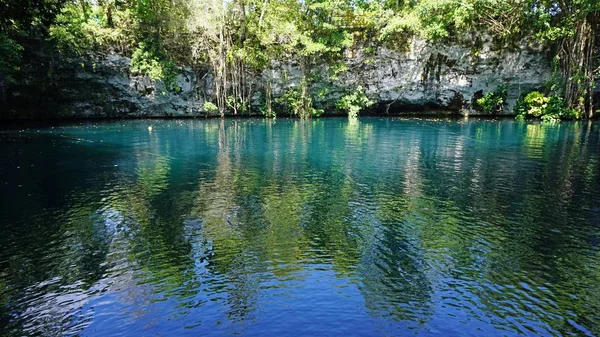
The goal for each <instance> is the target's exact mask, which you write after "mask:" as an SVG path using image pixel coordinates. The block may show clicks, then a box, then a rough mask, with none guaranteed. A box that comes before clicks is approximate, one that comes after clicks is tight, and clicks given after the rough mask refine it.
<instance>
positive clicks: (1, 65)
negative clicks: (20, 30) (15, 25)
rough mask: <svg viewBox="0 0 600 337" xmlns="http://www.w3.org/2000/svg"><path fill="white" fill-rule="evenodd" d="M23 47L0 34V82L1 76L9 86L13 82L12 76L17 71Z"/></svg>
mask: <svg viewBox="0 0 600 337" xmlns="http://www.w3.org/2000/svg"><path fill="white" fill-rule="evenodd" d="M22 53H23V47H22V46H21V45H20V44H18V43H17V42H16V41H14V40H12V39H10V38H9V37H8V36H6V35H5V34H0V55H2V56H1V57H0V81H1V80H2V76H4V80H6V81H7V82H8V83H9V84H10V83H14V82H15V78H14V74H15V73H16V72H18V71H19V69H20V65H21V59H22Z"/></svg>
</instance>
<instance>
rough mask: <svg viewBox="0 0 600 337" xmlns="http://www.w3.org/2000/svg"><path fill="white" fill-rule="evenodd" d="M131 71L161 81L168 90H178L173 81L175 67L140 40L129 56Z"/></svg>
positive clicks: (175, 73)
mask: <svg viewBox="0 0 600 337" xmlns="http://www.w3.org/2000/svg"><path fill="white" fill-rule="evenodd" d="M131 71H132V73H134V74H140V75H147V76H148V77H150V79H152V80H153V81H163V82H164V83H165V85H166V86H167V88H168V89H169V90H175V91H177V90H179V87H178V86H177V84H176V83H175V79H176V76H177V67H176V66H175V63H174V62H173V61H171V60H169V59H168V58H166V57H165V56H164V55H163V54H162V53H160V52H158V51H156V50H155V49H153V48H149V47H148V46H147V45H146V44H145V43H143V42H140V43H139V45H138V47H137V49H136V50H135V51H134V52H133V55H132V57H131Z"/></svg>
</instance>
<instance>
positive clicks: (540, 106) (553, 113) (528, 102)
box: [515, 91, 581, 121]
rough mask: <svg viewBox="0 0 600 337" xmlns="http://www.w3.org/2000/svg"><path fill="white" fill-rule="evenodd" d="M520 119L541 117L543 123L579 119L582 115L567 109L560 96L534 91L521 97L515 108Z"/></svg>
mask: <svg viewBox="0 0 600 337" xmlns="http://www.w3.org/2000/svg"><path fill="white" fill-rule="evenodd" d="M515 112H516V113H517V116H520V118H521V119H522V118H524V117H527V116H533V117H540V118H541V119H542V120H543V121H557V120H561V119H578V118H580V117H581V114H580V113H579V112H578V111H577V110H575V109H567V108H565V102H564V100H563V98H562V97H560V96H558V95H552V96H546V95H545V94H543V93H541V92H539V91H532V92H530V93H528V94H527V95H525V96H524V97H521V98H520V99H519V100H518V101H517V105H516V106H515Z"/></svg>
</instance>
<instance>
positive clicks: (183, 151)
mask: <svg viewBox="0 0 600 337" xmlns="http://www.w3.org/2000/svg"><path fill="white" fill-rule="evenodd" d="M149 126H152V129H151V130H150V129H149V128H148V127H149ZM0 187H1V197H2V203H1V205H0V336H21V335H24V336H30V335H34V336H35V335H39V336H63V335H67V336H70V335H78V336H229V335H239V336H334V335H344V336H408V335H419V336H558V335H563V336H593V335H600V123H598V122H582V123H560V124H552V125H544V124H538V123H516V122H513V121H510V120H504V121H493V120H487V121H485V120H482V121H478V120H418V119H409V120H401V119H385V118H364V119H360V120H358V121H349V120H347V119H342V118H330V119H324V120H312V121H298V120H277V121H268V120H267V121H264V120H259V119H247V120H225V121H223V120H206V121H199V120H136V121H119V122H112V123H99V124H94V123H81V124H73V125H68V126H62V127H59V126H54V127H39V128H28V129H23V130H19V129H14V128H11V129H5V130H0Z"/></svg>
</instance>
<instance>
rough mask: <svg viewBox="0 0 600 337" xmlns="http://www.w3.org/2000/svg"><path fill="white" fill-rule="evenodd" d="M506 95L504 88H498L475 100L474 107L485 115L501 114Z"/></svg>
mask: <svg viewBox="0 0 600 337" xmlns="http://www.w3.org/2000/svg"><path fill="white" fill-rule="evenodd" d="M506 93H507V92H506V88H503V87H500V88H498V90H496V91H495V92H488V93H486V94H485V95H483V97H481V98H479V99H477V101H476V102H475V103H476V104H475V105H476V107H477V108H479V109H481V110H483V111H484V112H485V113H490V114H491V113H496V112H501V111H502V107H503V106H504V102H505V101H506Z"/></svg>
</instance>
